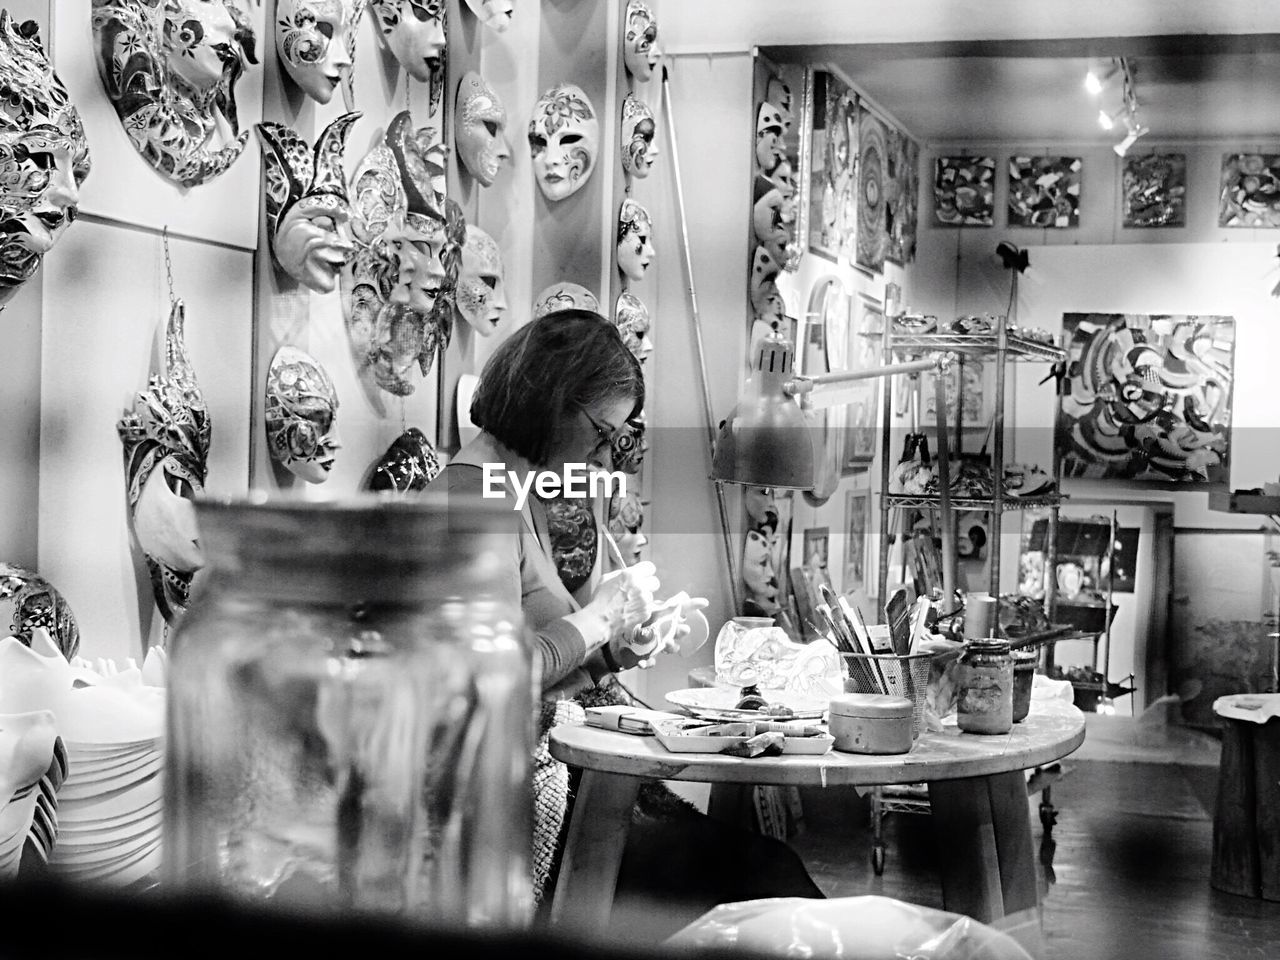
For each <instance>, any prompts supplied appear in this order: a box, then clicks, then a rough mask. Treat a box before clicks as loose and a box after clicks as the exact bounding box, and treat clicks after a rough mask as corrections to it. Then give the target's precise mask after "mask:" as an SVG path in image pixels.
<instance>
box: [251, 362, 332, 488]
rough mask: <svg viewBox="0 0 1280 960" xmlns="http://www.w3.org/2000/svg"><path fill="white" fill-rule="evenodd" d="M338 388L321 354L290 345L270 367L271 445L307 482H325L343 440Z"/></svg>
mask: <svg viewBox="0 0 1280 960" xmlns="http://www.w3.org/2000/svg"><path fill="white" fill-rule="evenodd" d="M337 417H338V394H337V391H335V390H334V388H333V381H332V380H330V379H329V374H328V373H326V372H325V369H324V368H323V367H322V366H320V364H319V363H318V362H317V361H316V359H315V357H313V356H311V355H310V354H308V353H306V352H304V351H302V350H299V349H298V348H297V347H291V346H288V345H285V346H283V347H281V348H280V349H279V350H277V351H276V355H275V356H274V357H272V358H271V367H270V369H268V371H267V405H266V425H267V449H268V450H270V451H271V458H272V459H273V460H275V461H276V462H277V463H279V464H280V465H281V466H283V467H284V468H285V469H286V470H288V471H289V472H290V473H292V474H293V475H294V476H296V477H300V478H301V479H303V480H305V481H307V483H323V482H324V481H325V480H326V479H328V476H329V471H330V470H332V469H333V460H334V454H335V453H337V451H338V450H339V449H340V448H341V447H342V444H341V443H339V442H338V428H337Z"/></svg>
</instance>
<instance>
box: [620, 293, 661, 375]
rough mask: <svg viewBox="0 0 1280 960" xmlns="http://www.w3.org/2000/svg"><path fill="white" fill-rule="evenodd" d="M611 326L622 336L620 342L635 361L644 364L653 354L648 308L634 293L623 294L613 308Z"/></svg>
mask: <svg viewBox="0 0 1280 960" xmlns="http://www.w3.org/2000/svg"><path fill="white" fill-rule="evenodd" d="M613 324H614V326H616V327H617V328H618V333H620V334H622V342H623V343H625V344H626V345H627V349H628V350H630V351H631V353H632V354H633V355H634V356H635V358H636V359H637V360H639V361H640V362H641V363H644V361H646V360H647V359H649V354H651V353H653V340H652V338H650V336H649V331H650V329H652V326H653V324H652V322H651V321H650V319H649V308H648V307H646V306H645V305H644V303H643V302H641V300H640V298H639V297H637V296H636V295H635V294H634V293H627V292H623V293H621V294H619V296H618V302H617V304H616V305H615V306H614V308H613Z"/></svg>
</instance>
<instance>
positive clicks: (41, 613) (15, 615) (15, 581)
mask: <svg viewBox="0 0 1280 960" xmlns="http://www.w3.org/2000/svg"><path fill="white" fill-rule="evenodd" d="M0 601H3V602H6V603H8V604H10V623H9V630H10V631H11V632H12V634H13V636H15V637H17V638H18V639H19V640H20V641H21V642H22V644H23V646H27V647H29V646H31V638H32V631H33V630H35V628H36V627H43V628H44V629H45V630H47V631H48V632H49V638H50V639H51V640H53V642H54V643H55V644H57V646H58V649H59V650H60V651H61V652H62V655H63V656H64V657H66V658H67V660H71V659H72V658H73V657H75V655H76V654H77V653H78V652H79V650H80V627H79V626H78V625H77V624H76V617H75V614H74V613H72V612H71V606H70V604H68V603H67V601H66V600H64V599H63V597H62V594H60V593H59V592H58V591H57V590H56V589H54V587H53V586H52V585H51V584H50V583H49V582H48V581H47V580H45V579H44V578H43V577H41V576H40V575H39V574H36V573H32V572H31V571H30V570H24V569H22V568H21V567H15V566H13V565H12V564H8V563H0Z"/></svg>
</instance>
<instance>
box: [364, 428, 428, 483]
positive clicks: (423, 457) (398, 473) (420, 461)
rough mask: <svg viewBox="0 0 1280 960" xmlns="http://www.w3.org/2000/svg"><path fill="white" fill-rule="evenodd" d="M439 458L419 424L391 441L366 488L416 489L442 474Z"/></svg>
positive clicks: (374, 468)
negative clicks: (418, 426)
mask: <svg viewBox="0 0 1280 960" xmlns="http://www.w3.org/2000/svg"><path fill="white" fill-rule="evenodd" d="M441 469H442V468H441V466H440V457H439V456H437V455H436V450H435V447H433V446H432V445H431V441H430V440H428V439H427V437H426V435H425V434H424V433H423V432H422V431H421V430H419V429H418V428H417V427H410V428H409V429H408V430H406V431H405V432H404V433H402V434H400V436H398V437H396V439H395V440H394V441H393V442H392V444H391V446H390V447H388V448H387V452H386V453H384V454H383V455H382V457H381V458H380V459H379V460H378V462H377V463H375V464H374V465H373V471H372V472H371V473H370V474H369V479H368V481H367V483H366V484H365V489H366V490H394V491H395V492H396V493H409V492H417V491H419V490H423V489H425V488H426V486H427V484H429V483H430V482H431V481H432V480H434V479H435V478H436V477H438V476H439V475H440V470H441Z"/></svg>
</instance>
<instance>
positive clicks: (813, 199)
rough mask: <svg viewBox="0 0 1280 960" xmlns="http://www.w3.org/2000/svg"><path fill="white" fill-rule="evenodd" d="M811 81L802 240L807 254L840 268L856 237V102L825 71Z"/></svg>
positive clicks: (837, 81)
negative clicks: (805, 227)
mask: <svg viewBox="0 0 1280 960" xmlns="http://www.w3.org/2000/svg"><path fill="white" fill-rule="evenodd" d="M812 78H813V79H812V95H811V111H812V123H811V127H810V134H809V139H808V151H807V156H806V159H807V161H808V165H809V169H808V171H807V176H806V178H805V184H806V188H807V191H808V203H807V205H806V206H807V210H806V213H807V218H806V219H807V220H808V238H807V239H808V244H809V252H810V253H814V254H817V255H818V256H820V257H825V258H826V259H828V260H831V261H833V262H836V263H840V262H843V261H845V260H847V259H848V254H849V251H850V249H851V244H852V243H854V242H855V236H856V234H855V229H856V226H855V225H856V208H857V191H858V182H857V176H856V171H857V166H858V96H857V94H855V93H854V92H853V91H852V90H850V89H849V87H848V85H847V84H845V82H844V81H843V80H841V79H840V78H839V77H838V76H836V75H835V74H834V73H831V72H830V71H827V70H814V71H813V72H812Z"/></svg>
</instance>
